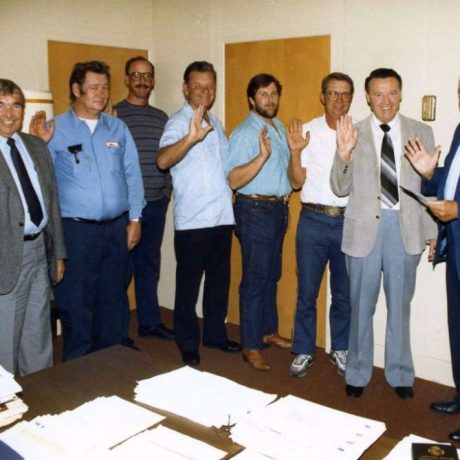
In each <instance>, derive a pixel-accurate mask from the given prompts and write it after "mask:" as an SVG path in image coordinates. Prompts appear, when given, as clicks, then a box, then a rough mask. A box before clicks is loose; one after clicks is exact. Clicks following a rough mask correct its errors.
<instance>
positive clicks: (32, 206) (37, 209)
mask: <svg viewBox="0 0 460 460" xmlns="http://www.w3.org/2000/svg"><path fill="white" fill-rule="evenodd" d="M6 143H7V144H8V145H9V146H10V153H11V160H12V161H13V164H14V167H15V168H16V173H17V174H18V178H19V182H20V183H21V187H22V193H23V194H24V198H25V200H26V203H27V207H28V208H29V215H30V220H31V221H32V222H33V223H34V224H35V225H36V226H37V227H38V226H39V225H40V222H41V221H42V219H43V211H42V207H41V205H40V201H39V200H38V196H37V193H36V192H35V189H34V187H33V185H32V182H30V177H29V174H28V173H27V169H26V166H25V164H24V161H23V160H22V157H21V154H20V153H19V150H18V148H17V147H16V142H15V141H14V139H12V138H11V137H10V138H9V139H8V140H7V141H6Z"/></svg>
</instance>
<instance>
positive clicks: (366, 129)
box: [360, 116, 380, 166]
mask: <svg viewBox="0 0 460 460" xmlns="http://www.w3.org/2000/svg"><path fill="white" fill-rule="evenodd" d="M360 136H361V143H362V144H363V145H368V146H369V147H372V148H367V147H366V148H365V149H364V151H365V152H369V153H371V154H372V159H373V161H374V163H375V165H376V166H377V163H378V162H377V158H379V156H380V153H379V152H377V150H376V147H375V142H374V135H373V133H372V116H369V117H367V118H366V119H365V120H364V121H363V123H362V126H360Z"/></svg>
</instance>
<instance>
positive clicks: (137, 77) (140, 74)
mask: <svg viewBox="0 0 460 460" xmlns="http://www.w3.org/2000/svg"><path fill="white" fill-rule="evenodd" d="M129 76H130V77H131V78H132V79H133V80H140V79H141V78H143V79H144V80H145V81H152V80H153V78H154V75H153V73H151V72H133V73H130V74H129Z"/></svg>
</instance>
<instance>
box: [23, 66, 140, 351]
mask: <svg viewBox="0 0 460 460" xmlns="http://www.w3.org/2000/svg"><path fill="white" fill-rule="evenodd" d="M69 89H70V99H71V102H72V107H71V109H70V110H69V111H68V112H65V113H63V114H62V115H59V116H58V117H56V118H55V119H54V122H51V123H50V124H49V126H48V127H45V124H44V116H43V114H41V115H37V116H36V117H35V119H34V120H33V121H32V126H31V127H32V130H33V131H35V132H36V133H37V134H39V135H40V137H42V138H43V139H44V140H45V141H49V143H48V149H49V151H50V153H51V158H52V160H53V163H54V167H55V170H56V179H57V185H58V191H59V198H60V202H61V214H62V217H63V227H64V237H65V243H66V247H67V255H68V260H67V265H66V268H67V270H66V277H65V280H64V281H63V282H62V283H61V284H59V285H58V286H56V288H55V291H54V294H55V298H56V301H57V303H58V306H59V311H60V317H61V320H62V325H63V335H64V360H68V359H72V358H76V357H78V356H81V355H84V354H87V353H90V352H92V351H95V350H98V349H101V348H105V347H108V346H111V345H114V344H117V343H120V342H121V340H122V338H123V337H122V336H123V311H124V288H125V277H126V270H127V262H128V251H129V250H131V249H132V248H133V247H134V246H135V245H136V244H137V243H138V242H139V239H140V235H141V227H140V219H141V215H142V209H143V207H144V190H143V184H142V176H141V171H140V167H139V159H138V154H137V150H136V146H135V144H134V141H133V138H132V136H131V134H130V132H129V129H128V127H127V126H126V124H125V123H124V122H123V121H121V120H119V119H118V118H115V117H112V116H110V115H107V114H105V113H102V111H103V110H104V108H105V106H106V104H107V101H108V98H109V92H110V73H109V67H108V66H107V65H106V64H104V63H103V62H100V61H91V62H84V63H77V64H75V66H74V68H73V70H72V73H71V75H70V80H69Z"/></svg>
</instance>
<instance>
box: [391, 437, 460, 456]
mask: <svg viewBox="0 0 460 460" xmlns="http://www.w3.org/2000/svg"><path fill="white" fill-rule="evenodd" d="M414 442H422V443H425V442H426V443H433V444H442V443H437V442H436V441H432V440H431V439H427V438H422V437H420V436H416V435H415V434H410V435H409V436H406V437H405V438H403V439H402V440H401V441H399V442H398V444H396V446H395V447H394V448H393V450H392V451H391V452H390V453H389V454H388V455H387V456H386V457H385V458H384V460H407V459H408V458H412V443H414ZM457 452H458V455H459V456H460V449H457Z"/></svg>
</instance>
